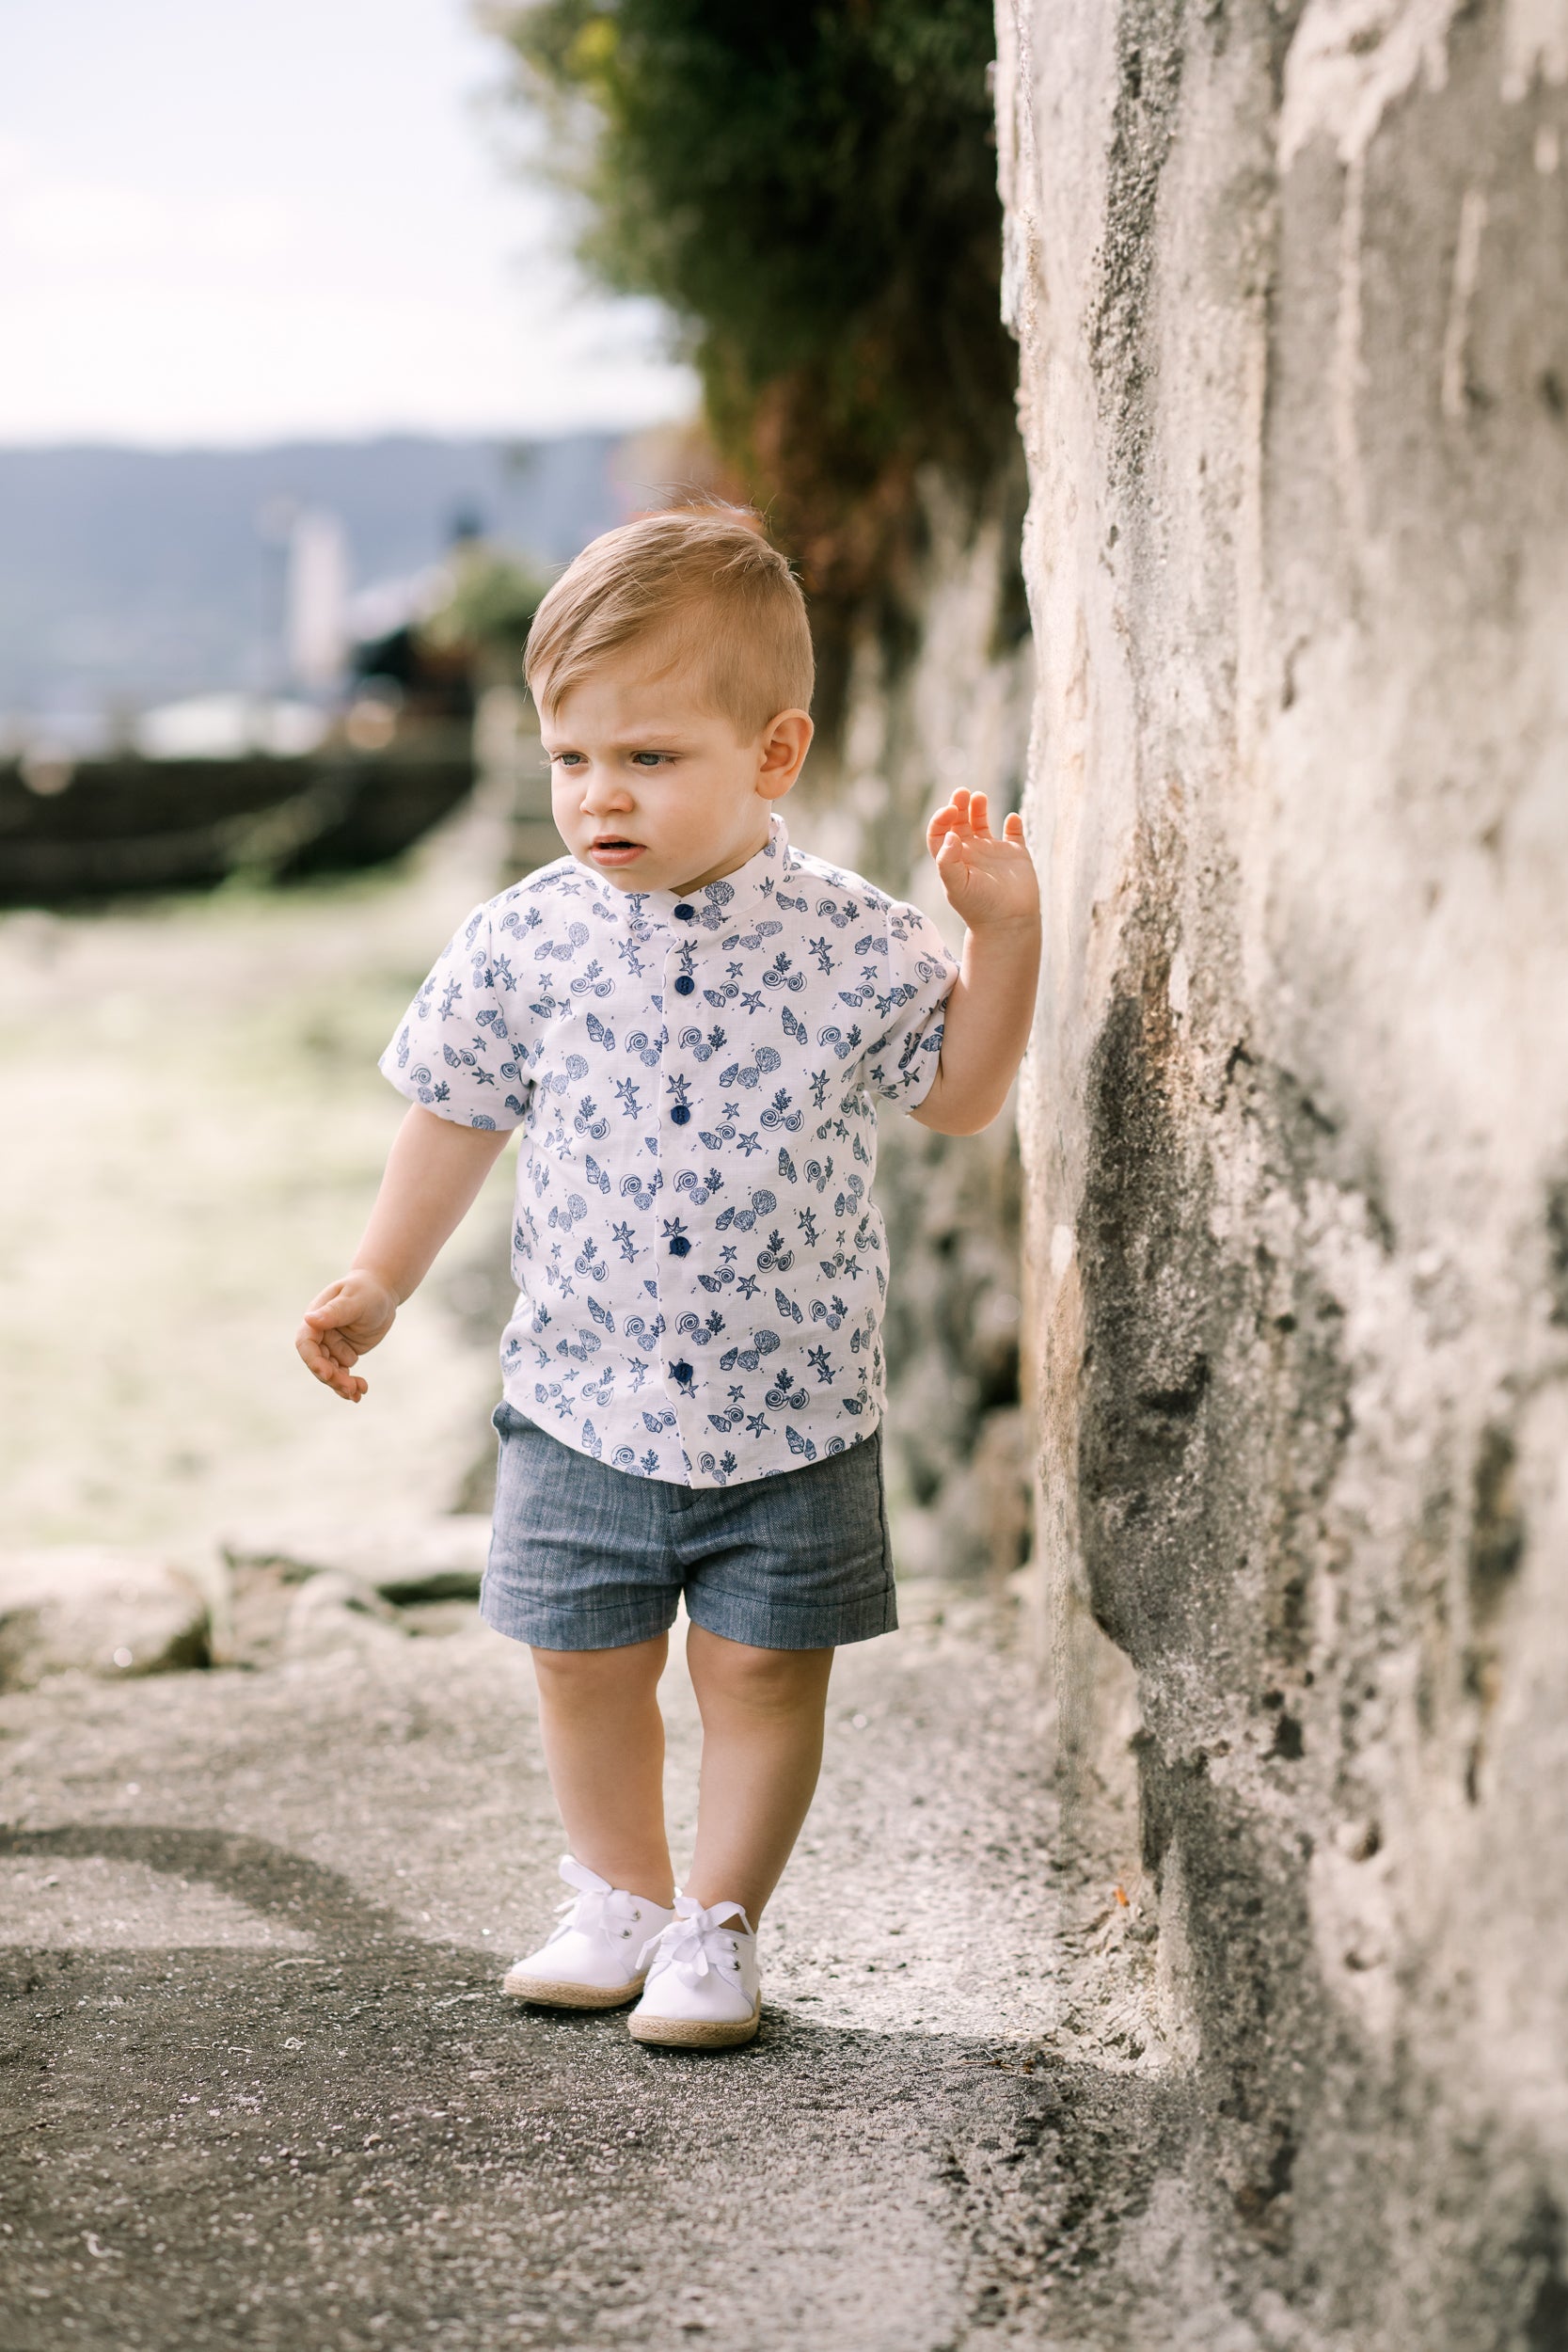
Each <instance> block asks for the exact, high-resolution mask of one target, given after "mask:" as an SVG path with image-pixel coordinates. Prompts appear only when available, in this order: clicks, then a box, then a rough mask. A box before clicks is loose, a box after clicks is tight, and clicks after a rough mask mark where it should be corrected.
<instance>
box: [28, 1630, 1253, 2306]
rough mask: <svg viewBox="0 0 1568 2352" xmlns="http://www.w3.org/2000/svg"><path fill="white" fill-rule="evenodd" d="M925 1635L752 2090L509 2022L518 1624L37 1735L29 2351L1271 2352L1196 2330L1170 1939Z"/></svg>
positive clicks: (111, 1703)
mask: <svg viewBox="0 0 1568 2352" xmlns="http://www.w3.org/2000/svg"><path fill="white" fill-rule="evenodd" d="M911 1614H912V1615H913V1616H914V1617H915V1618H916V1619H917V1620H918V1622H916V1623H915V1624H914V1625H913V1626H912V1627H911V1629H910V1630H908V1631H906V1632H905V1633H904V1634H902V1635H900V1636H898V1637H895V1638H894V1639H891V1640H887V1641H883V1642H880V1643H876V1644H868V1645H864V1646H863V1647H862V1648H861V1649H859V1650H857V1651H852V1652H849V1653H847V1654H846V1655H845V1657H844V1658H843V1659H842V1660H841V1661H840V1669H839V1673H838V1676H837V1678H836V1679H835V1685H834V1692H833V1700H832V1731H831V1737H830V1747H829V1761H828V1766H827V1771H826V1774H825V1779H824V1787H823V1792H822V1798H821V1801H820V1804H819V1807H818V1810H817V1812H816V1814H815V1815H814V1817H813V1820H812V1822H811V1823H810V1825H809V1827H808V1833H807V1836H806V1839H805V1841H804V1843H803V1845H802V1848H801V1851H800V1854H799V1856H798V1859H797V1862H796V1865H795V1867H793V1869H792V1871H791V1874H790V1876H789V1878H788V1880H787V1881H786V1883H785V1885H784V1889H783V1890H782V1891H781V1894H780V1896H779V1899H778V1900H777V1903H776V1907H775V1910H774V1911H773V1913H771V1914H770V1915H769V1921H768V1929H767V1931H766V1950H767V1963H768V1965H767V1993H768V2012H767V2022H766V2025H765V2029H764V2032H763V2035H762V2037H761V2039H760V2041H759V2042H758V2043H757V2044H756V2045H755V2047H754V2048H753V2049H752V2050H751V2051H749V2052H746V2053H742V2054H737V2055H735V2056H729V2057H714V2056H706V2057H704V2056H696V2055H675V2054H669V2053H660V2052H651V2051H644V2050H641V2049H639V2048H638V2047H637V2046H636V2045H635V2044H633V2043H632V2042H630V2041H629V2040H628V2038H627V2037H626V2033H625V2029H624V2026H622V2025H620V2024H619V2023H618V2022H617V2021H616V2020H615V2019H614V2018H610V2017H602V2016H601V2017H589V2018H582V2019H578V2018H570V2017H550V2016H548V2015H538V2014H534V2013H532V2012H529V2011H519V2010H515V2009H514V2008H512V2007H511V2006H509V2005H508V2004H506V2003H504V2002H502V2001H501V2000H500V1999H499V1997H498V1995H497V1994H496V1992H495V1983H496V1979H497V1975H498V1972H499V1966H500V1965H501V1963H503V1962H504V1961H505V1960H506V1959H507V1958H509V1957H510V1956H511V1955H512V1954H513V1953H514V1952H515V1950H518V1949H522V1948H525V1947H526V1946H527V1944H528V1943H529V1942H530V1941H531V1940H532V1938H533V1936H534V1934H535V1931H537V1930H538V1929H539V1928H540V1926H541V1925H542V1924H543V1922H544V1920H545V1918H546V1915H547V1913H548V1909H549V1906H550V1904H551V1903H552V1902H553V1900H554V1897H555V1894H556V1892H557V1891H558V1890H557V1889H556V1887H555V1884H554V1881H553V1863H554V1860H555V1857H556V1855H557V1853H558V1851H559V1835H558V1832H557V1830H556V1829H555V1827H554V1824H553V1821H552V1818H551V1815H550V1810H549V1804H548V1798H547V1792H546V1786H545V1782H544V1778H543V1774H542V1772H541V1771H540V1768H539V1765H538V1761H537V1756H536V1749H535V1743H534V1740H533V1736H532V1724H531V1691H530V1688H529V1684H528V1681H527V1677H526V1669H524V1670H520V1668H519V1661H517V1659H516V1657H515V1654H514V1653H513V1652H512V1651H511V1650H510V1649H509V1647H508V1646H507V1645H504V1644H502V1643H499V1642H498V1641H496V1640H494V1639H493V1638H492V1637H491V1636H489V1635H487V1634H486V1633H484V1632H483V1630H482V1629H479V1628H478V1626H477V1624H470V1623H468V1622H467V1621H466V1620H462V1619H461V1618H460V1617H459V1622H458V1623H457V1629H455V1630H451V1629H449V1630H448V1631H447V1632H446V1633H445V1634H444V1636H443V1638H439V1639H437V1638H425V1639H411V1638H408V1636H406V1635H405V1634H403V1633H399V1632H392V1631H388V1630H387V1629H383V1628H380V1627H377V1626H373V1625H364V1624H361V1625H360V1626H359V1628H358V1630H357V1632H356V1633H355V1634H353V1635H352V1639H351V1634H350V1632H349V1631H348V1630H345V1633H344V1640H345V1643H350V1644H351V1645H348V1646H345V1647H343V1648H341V1649H340V1650H337V1651H329V1653H328V1654H327V1655H325V1656H322V1657H318V1658H313V1659H310V1660H309V1661H296V1662H294V1663H292V1664H274V1665H271V1666H268V1667H267V1668H265V1669H264V1670H262V1671H259V1672H251V1673H244V1672H237V1671H230V1672H225V1673H211V1674H205V1675H185V1676H175V1677H166V1678H164V1679H161V1680H158V1681H150V1682H144V1683H140V1684H132V1685H120V1686H117V1687H113V1688H110V1687H106V1686H102V1685H96V1684H87V1683H85V1682H75V1681H71V1682H65V1681H62V1682H59V1683H56V1684H55V1685H53V1686H50V1687H47V1688H45V1689H43V1690H41V1691H40V1692H33V1693H31V1694H27V1695H24V1696H15V1697H11V1698H9V1699H7V1700H5V1701H3V1702H0V1822H3V1823H4V1824H5V1826H4V1828H3V1829H0V1921H3V1923H4V1924H3V1925H0V1938H3V1946H4V1948H3V1950H0V1968H3V1972H4V1982H5V2001H4V2009H3V2013H0V2233H3V2237H4V2245H3V2249H0V2304H3V2306H4V2328H3V2341H4V2344H5V2345H6V2347H7V2352H60V2348H61V2347H63V2346H68V2345H72V2346H73V2345H83V2346H87V2345H91V2346H102V2347H111V2346H112V2347H116V2352H119V2347H131V2346H138V2347H139V2346H146V2347H150V2352H186V2347H190V2348H191V2352H196V2348H197V2347H203V2348H204V2347H207V2346H215V2345H228V2344H241V2345H247V2346H257V2347H274V2346H276V2347H279V2352H283V2348H285V2347H286V2348H287V2352H306V2348H307V2347H309V2352H318V2348H322V2352H325V2347H338V2346H343V2347H348V2346H355V2347H359V2346H366V2347H371V2346H374V2347H379V2352H413V2348H414V2347H422V2346H426V2345H432V2344H435V2345H440V2346H451V2347H463V2348H464V2352H468V2347H473V2352H481V2348H483V2352H490V2347H499V2346H501V2345H503V2344H504V2345H508V2346H512V2345H518V2346H526V2345H531V2344H532V2345H543V2346H555V2345H567V2344H571V2345H586V2346H598V2345H603V2346H606V2347H610V2346H615V2345H619V2344H638V2345H640V2346H645V2347H649V2348H650V2352H660V2347H665V2346H672V2345H678V2344H691V2343H698V2342H701V2341H703V2340H704V2339H705V2338H708V2337H711V2338H713V2339H715V2340H719V2339H723V2340H726V2341H728V2342H729V2343H731V2344H738V2345H741V2346H747V2347H755V2348H756V2352H771V2348H772V2347H775V2346H777V2347H781V2348H782V2347H785V2346H788V2347H792V2352H815V2348H816V2347H818V2346H821V2347H829V2346H832V2347H838V2346H841V2345H853V2346H855V2347H857V2348H858V2352H881V2348H882V2347H885V2348H886V2352H939V2348H940V2347H944V2346H952V2347H957V2346H959V2345H965V2344H971V2343H972V2342H976V2341H981V2340H984V2341H985V2342H988V2343H990V2342H997V2341H1014V2342H1020V2343H1027V2344H1037V2345H1040V2346H1051V2347H1053V2352H1089V2347H1091V2346H1092V2347H1094V2352H1107V2348H1108V2347H1112V2346H1120V2345H1123V2344H1126V2345H1128V2346H1137V2347H1139V2352H1145V2348H1146V2347H1151V2346H1153V2345H1155V2344H1158V2345H1160V2346H1162V2347H1164V2345H1167V2344H1168V2345H1172V2346H1174V2345H1175V2344H1178V2343H1180V2344H1192V2345H1194V2346H1195V2347H1196V2346H1197V2345H1199V2344H1201V2345H1202V2346H1203V2352H1221V2347H1222V2346H1228V2345H1230V2344H1238V2345H1240V2344H1251V2343H1252V2342H1253V2338H1252V2337H1251V2336H1250V2335H1245V2336H1239V2337H1238V2336H1232V2335H1230V2334H1229V2333H1228V2332H1227V2330H1226V2328H1224V2325H1223V2323H1220V2324H1217V2325H1216V2324H1210V2323H1206V2324H1205V2326H1204V2327H1203V2328H1201V2329H1197V2328H1196V2322H1195V2331H1193V2332H1189V2331H1188V2330H1187V2329H1186V2328H1182V2327H1181V2326H1180V2325H1178V2324H1177V2323H1176V2321H1175V2320H1174V2318H1172V2317H1171V2315H1170V2313H1169V2312H1168V2311H1167V2313H1166V2323H1165V2324H1164V2327H1163V2328H1160V2329H1158V2330H1155V2331H1153V2332H1151V2326H1152V2323H1151V2322H1150V2321H1149V2320H1148V2311H1149V2310H1150V2309H1151V2308H1152V2305H1151V2303H1150V2300H1149V2298H1150V2297H1153V2296H1163V2295H1164V2293H1165V2292H1166V2290H1167V2288H1168V2285H1169V2280H1170V2278H1171V2276H1172V2274H1173V2266H1175V2268H1177V2269H1180V2266H1181V2265H1182V2264H1183V2263H1186V2264H1190V2262H1191V2258H1192V2248H1191V2244H1190V2242H1189V2244H1188V2245H1187V2246H1186V2248H1185V2249H1183V2246H1182V2243H1181V2239H1182V2228H1181V2227H1179V2226H1178V2225H1177V2223H1175V2222H1169V2223H1167V2222H1164V2221H1163V2220H1162V2218H1161V2199H1162V2195H1163V2194H1164V2192H1163V2190H1162V2188H1161V2185H1160V2180H1159V2170H1160V2156H1161V2149H1162V2144H1163V2141H1164V2137H1165V2128H1166V2114H1167V2106H1168V2103H1169V2101H1170V2099H1171V2096H1172V2093H1171V2091H1170V2090H1169V2088H1168V2082H1169V2077H1168V2075H1167V2074H1166V2073H1165V2072H1164V2070H1163V2069H1162V2067H1161V2066H1160V2064H1159V2063H1158V2062H1157V2061H1158V2058H1159V2054H1158V2052H1157V2051H1155V2050H1153V2049H1150V2048H1147V2047H1145V2046H1144V2041H1143V2030H1144V2029H1143V2028H1142V2027H1141V2025H1140V2017H1141V2005H1140V1999H1139V1987H1138V1982H1137V1972H1138V1970H1139V1968H1140V1967H1141V1966H1142V1964H1143V1957H1142V1947H1139V1945H1138V1944H1137V1942H1136V1936H1135V1929H1136V1921H1135V1920H1133V1919H1130V1915H1127V1914H1125V1913H1124V1911H1123V1908H1122V1906H1121V1905H1119V1904H1118V1903H1117V1899H1116V1895H1115V1890H1114V1889H1111V1888H1104V1889H1094V1888H1086V1887H1085V1886H1084V1885H1083V1884H1082V1883H1079V1882H1078V1881H1077V1880H1075V1879H1074V1878H1073V1877H1072V1874H1071V1873H1069V1871H1068V1870H1067V1869H1066V1868H1065V1867H1063V1866H1062V1865H1061V1863H1060V1861H1059V1859H1058V1858H1057V1857H1056V1855H1055V1854H1054V1852H1053V1828H1054V1824H1053V1819H1052V1815H1051V1809H1050V1805H1049V1803H1048V1801H1047V1799H1046V1797H1045V1795H1044V1794H1043V1792H1042V1788H1041V1775H1040V1773H1039V1771H1038V1763H1037V1725H1036V1722H1035V1714H1034V1705H1033V1700H1032V1695H1031V1689H1032V1686H1031V1684H1030V1680H1029V1677H1028V1675H1027V1673H1026V1672H1025V1670H1024V1669H1023V1668H1022V1665H1021V1664H1020V1663H1019V1661H1017V1660H1016V1659H1014V1658H1013V1657H1012V1656H1011V1655H1009V1654H1008V1653H1007V1651H1006V1647H1005V1646H1002V1647H999V1646H998V1644H997V1641H996V1638H995V1628H994V1626H993V1625H992V1624H991V1622H990V1620H989V1619H988V1618H987V1617H986V1615H985V1613H984V1612H982V1611H980V1610H979V1609H978V1608H977V1606H976V1605H975V1604H973V1603H969V1604H962V1605H958V1606H954V1605H951V1604H949V1605H948V1606H947V1608H946V1610H945V1620H946V1621H945V1622H942V1621H941V1620H942V1603H941V1596H940V1595H933V1594H932V1593H931V1592H930V1591H927V1592H926V1593H924V1594H919V1593H916V1594H912V1595H911ZM453 1617H454V1613H452V1612H450V1611H449V1612H448V1613H447V1618H446V1623H447V1624H448V1626H449V1627H451V1624H452V1622H453ZM667 1689H668V1692H669V1694H670V1701H671V1712H672V1715H673V1744H672V1772H671V1790H672V1801H673V1804H674V1805H675V1806H676V1807H677V1808H678V1807H679V1806H680V1805H681V1804H684V1803H686V1802H687V1801H688V1800H689V1794H690V1790H691V1786H692V1779H693V1764H694V1740H693V1732H694V1724H693V1719H692V1713H691V1708H690V1704H689V1695H688V1693H687V1692H686V1689H685V1685H684V1677H683V1675H682V1674H681V1672H680V1670H679V1667H678V1665H677V1666H676V1667H673V1669H672V1673H671V1676H670V1677H669V1680H668V1684H667ZM1097 1902H1098V1909H1097V1908H1096V1903H1097ZM1129 1925H1131V1927H1132V1929H1133V1930H1134V1933H1133V1935H1132V1938H1131V1940H1129V1938H1128V1936H1127V1934H1126V1933H1125V1931H1126V1929H1127V1928H1128V1927H1129ZM1200 2299H1201V2298H1200ZM1140 2314H1142V2316H1140Z"/></svg>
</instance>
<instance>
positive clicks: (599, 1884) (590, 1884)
mask: <svg viewBox="0 0 1568 2352" xmlns="http://www.w3.org/2000/svg"><path fill="white" fill-rule="evenodd" d="M561 1875H562V1878H563V1879H564V1880H565V1882H566V1883H567V1885H568V1886H575V1887H577V1888H578V1890H579V1891H578V1893H577V1894H576V1895H568V1896H567V1898H566V1900H565V1901H564V1902H563V1903H558V1904H557V1905H556V1911H557V1914H558V1915H559V1916H560V1918H561V1925H560V1926H559V1927H558V1928H557V1929H556V1930H555V1931H554V1932H553V1933H552V1934H551V1936H550V1938H549V1941H550V1942H551V1943H552V1944H553V1943H554V1942H555V1940H556V1937H557V1936H558V1935H571V1934H573V1933H575V1932H577V1931H579V1930H580V1931H582V1932H583V1933H584V1934H587V1935H592V1934H594V1932H595V1931H602V1932H603V1933H604V1934H606V1935H613V1936H626V1935H629V1934H630V1932H631V1931H632V1929H633V1928H634V1927H636V1925H637V1924H638V1921H637V1915H638V1913H639V1911H640V1910H641V1903H640V1901H639V1900H638V1898H637V1897H636V1896H635V1895H630V1894H628V1893H627V1892H626V1888H625V1887H624V1886H611V1884H610V1881H609V1880H608V1879H602V1878H600V1876H599V1875H598V1872H597V1871H596V1870H590V1869H589V1868H588V1867H587V1866H586V1864H584V1863H581V1862H576V1861H574V1860H573V1858H572V1856H571V1855H570V1854H569V1853H568V1854H562V1857H561ZM638 1964H639V1966H641V1962H639V1963H638Z"/></svg>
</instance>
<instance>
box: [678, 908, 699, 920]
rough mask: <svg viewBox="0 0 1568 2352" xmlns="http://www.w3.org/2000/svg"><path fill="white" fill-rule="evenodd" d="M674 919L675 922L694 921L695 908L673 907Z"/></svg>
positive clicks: (695, 916)
mask: <svg viewBox="0 0 1568 2352" xmlns="http://www.w3.org/2000/svg"><path fill="white" fill-rule="evenodd" d="M675 920H676V922H677V923H694V922H695V921H696V920H697V910H696V908H695V907H677V908H676V909H675Z"/></svg>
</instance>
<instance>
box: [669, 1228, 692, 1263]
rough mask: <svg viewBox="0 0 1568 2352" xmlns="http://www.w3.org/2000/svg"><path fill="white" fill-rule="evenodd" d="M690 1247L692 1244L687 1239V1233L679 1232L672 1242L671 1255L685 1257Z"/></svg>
mask: <svg viewBox="0 0 1568 2352" xmlns="http://www.w3.org/2000/svg"><path fill="white" fill-rule="evenodd" d="M690 1247H691V1244H690V1243H689V1241H688V1240H687V1238H686V1235H685V1234H684V1233H677V1234H676V1235H675V1236H674V1238H673V1241H672V1242H671V1244H670V1255H671V1256H672V1258H684V1257H685V1255H686V1253H687V1251H688V1250H689V1248H690Z"/></svg>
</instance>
